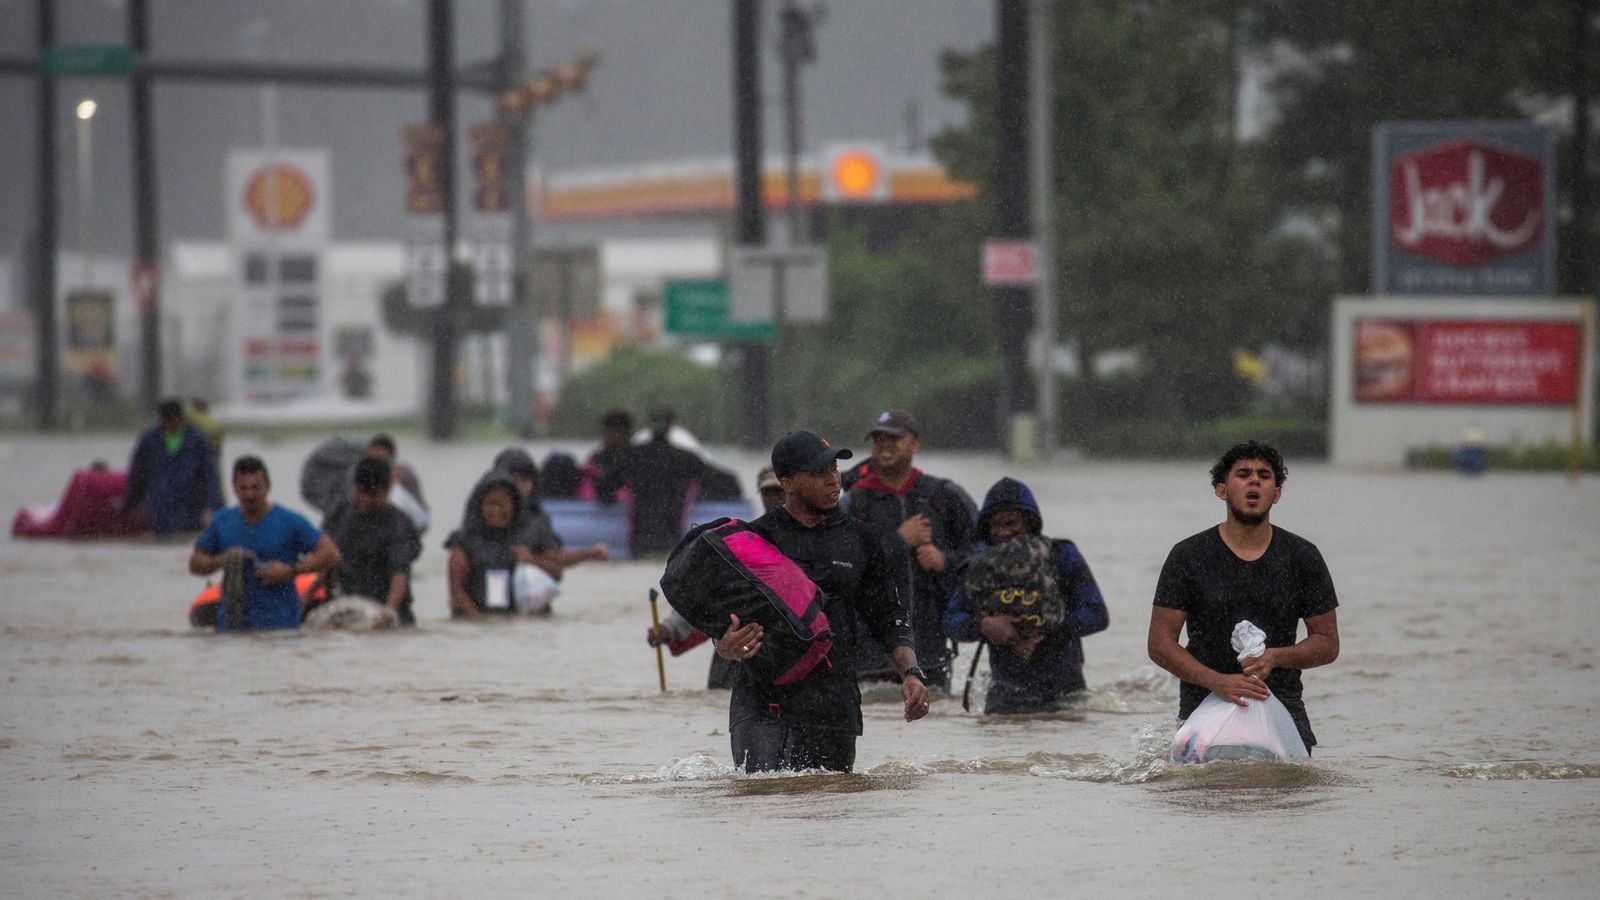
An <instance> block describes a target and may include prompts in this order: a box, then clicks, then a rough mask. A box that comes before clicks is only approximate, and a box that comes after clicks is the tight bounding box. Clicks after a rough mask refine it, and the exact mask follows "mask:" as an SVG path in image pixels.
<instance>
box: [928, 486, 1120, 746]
mask: <svg viewBox="0 0 1600 900" xmlns="http://www.w3.org/2000/svg"><path fill="white" fill-rule="evenodd" d="M1043 530H1044V528H1043V520H1042V518H1041V517H1040V515H1039V504H1038V503H1037V502H1036V501H1035V500H1034V498H1033V492H1032V491H1030V490H1028V486H1027V485H1025V484H1023V483H1022V482H1020V481H1017V480H1016V479H1014V478H1002V479H1000V480H999V481H997V482H995V484H994V486H993V487H991V488H989V493H988V494H986V495H985V496H984V498H983V508H982V509H981V510H980V511H979V512H978V534H979V535H980V537H981V539H982V541H983V542H982V543H981V544H979V545H978V547H977V549H976V550H975V551H974V552H973V554H972V556H971V557H970V559H968V561H967V562H966V563H965V564H963V565H962V566H961V570H960V572H959V580H958V585H957V588H956V591H955V594H954V596H953V597H952V598H951V601H950V607H949V611H948V612H947V614H946V617H945V627H946V629H947V630H948V633H949V635H950V636H951V637H953V638H955V639H956V640H958V641H978V640H981V641H984V642H986V643H987V644H988V645H989V647H990V648H992V649H991V651H990V653H989V671H990V676H991V679H990V682H989V693H988V696H987V697H986V698H985V700H984V707H983V712H984V714H985V715H1007V714H1014V713H1033V712H1048V711H1051V710H1055V709H1059V708H1060V707H1061V706H1062V704H1063V703H1065V702H1067V701H1068V700H1069V699H1070V698H1071V696H1072V695H1073V694H1075V693H1077V692H1079V691H1082V690H1083V689H1084V687H1085V684H1084V680H1083V636H1084V635H1088V634H1094V633H1096V632H1099V631H1104V630H1105V628H1106V626H1107V625H1108V624H1109V623H1110V618H1109V614H1108V613H1107V611H1106V602H1105V598H1104V597H1102V596H1101V595H1100V588H1099V586H1098V585H1096V584H1095V580H1094V575H1092V574H1091V573H1090V572H1089V563H1088V562H1087V561H1085V560H1084V558H1083V554H1082V553H1080V552H1078V547H1077V545H1076V544H1074V543H1072V542H1071V541H1068V540H1050V539H1047V538H1045V537H1044V536H1043V533H1042V532H1043Z"/></svg>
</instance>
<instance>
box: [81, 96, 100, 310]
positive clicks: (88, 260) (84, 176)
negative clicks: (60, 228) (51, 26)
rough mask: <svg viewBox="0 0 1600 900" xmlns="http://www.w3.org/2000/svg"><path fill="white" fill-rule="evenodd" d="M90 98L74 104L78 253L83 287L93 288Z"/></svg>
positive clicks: (92, 118)
mask: <svg viewBox="0 0 1600 900" xmlns="http://www.w3.org/2000/svg"><path fill="white" fill-rule="evenodd" d="M97 108H98V106H97V104H96V103H95V102H94V98H92V97H90V98H85V99H83V100H80V101H78V110H77V116H78V243H79V247H78V252H80V253H82V254H83V286H84V287H86V288H88V287H93V286H94V199H93V198H94V190H93V187H94V183H93V182H94V113H95V110H96V109H97Z"/></svg>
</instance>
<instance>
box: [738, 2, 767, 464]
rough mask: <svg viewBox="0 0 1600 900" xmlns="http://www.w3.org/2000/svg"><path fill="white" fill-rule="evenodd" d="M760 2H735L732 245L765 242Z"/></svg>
mask: <svg viewBox="0 0 1600 900" xmlns="http://www.w3.org/2000/svg"><path fill="white" fill-rule="evenodd" d="M760 35H761V0H733V144H734V160H735V173H734V174H735V188H736V190H735V199H734V207H735V211H734V218H735V221H736V224H737V227H736V229H735V236H734V242H735V243H737V244H740V245H743V246H747V247H760V246H762V245H764V244H765V243H766V242H767V223H766V216H765V214H764V211H763V210H762V208H761V202H762V198H761V43H760ZM742 365H743V370H744V371H743V376H744V409H743V419H744V444H745V446H746V447H749V448H751V449H760V448H763V447H766V446H767V445H768V443H769V442H768V440H767V428H768V423H767V399H768V393H769V391H768V387H767V348H766V347H765V346H763V345H761V344H759V343H754V342H752V343H747V344H745V345H744V353H743V362H742Z"/></svg>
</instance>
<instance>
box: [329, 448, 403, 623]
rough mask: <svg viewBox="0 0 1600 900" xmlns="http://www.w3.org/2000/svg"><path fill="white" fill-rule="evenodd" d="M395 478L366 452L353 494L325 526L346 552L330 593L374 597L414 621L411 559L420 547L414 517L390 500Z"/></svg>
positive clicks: (358, 467)
mask: <svg viewBox="0 0 1600 900" xmlns="http://www.w3.org/2000/svg"><path fill="white" fill-rule="evenodd" d="M393 477H394V470H393V469H392V468H391V466H390V465H389V463H387V462H385V461H384V460H382V459H377V458H374V457H370V456H369V457H364V458H363V459H362V460H361V461H360V462H358V463H356V468H355V473H354V474H353V475H352V476H351V480H352V481H353V482H354V487H355V491H354V493H353V495H352V499H350V500H346V501H344V502H343V503H341V504H339V505H338V506H336V507H334V510H333V512H330V513H328V517H327V518H326V519H324V520H323V522H322V530H323V531H324V532H325V533H326V534H327V535H328V537H329V538H331V539H332V540H333V543H334V546H336V547H338V548H339V553H340V555H341V557H342V558H341V560H340V562H339V565H338V566H337V567H336V568H335V569H334V570H333V572H332V573H331V575H330V576H329V581H330V586H331V587H332V588H333V590H332V594H333V595H334V596H341V597H344V596H356V597H370V598H372V599H373V600H377V601H379V602H381V603H384V604H385V605H387V606H388V607H389V608H390V609H391V610H393V611H394V613H395V616H396V617H397V618H398V619H399V621H400V624H402V625H413V624H416V617H415V616H413V615H412V613H411V563H412V562H413V561H414V560H415V559H416V558H417V554H419V553H420V552H421V550H422V547H421V545H420V544H418V542H417V537H416V532H415V531H414V530H413V529H412V526H411V520H410V519H409V518H407V517H406V514H405V513H403V512H401V511H400V510H399V509H396V508H395V507H394V506H392V505H391V504H390V503H389V487H390V484H391V482H392V479H393Z"/></svg>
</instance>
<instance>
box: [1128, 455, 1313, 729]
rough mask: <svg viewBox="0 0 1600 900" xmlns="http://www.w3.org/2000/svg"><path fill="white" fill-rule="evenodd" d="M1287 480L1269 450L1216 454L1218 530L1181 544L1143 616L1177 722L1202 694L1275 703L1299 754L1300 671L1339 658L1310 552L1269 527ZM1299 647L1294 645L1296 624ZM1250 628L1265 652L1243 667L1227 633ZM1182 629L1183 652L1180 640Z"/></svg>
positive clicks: (1305, 722) (1302, 724) (1302, 721)
mask: <svg viewBox="0 0 1600 900" xmlns="http://www.w3.org/2000/svg"><path fill="white" fill-rule="evenodd" d="M1287 477H1288V470H1287V469H1285V468H1284V465H1283V457H1282V456H1280V455H1279V453H1278V451H1277V450H1276V449H1274V448H1273V447H1272V446H1270V445H1268V444H1264V443H1261V442H1258V441H1246V442H1244V443H1242V444H1236V445H1235V446H1233V447H1231V448H1229V450H1228V452H1227V453H1225V454H1223V456H1222V459H1221V460H1219V461H1218V462H1217V464H1216V465H1215V466H1214V467H1212V469H1211V484H1212V488H1213V490H1214V491H1215V492H1216V495H1217V498H1218V499H1219V500H1221V501H1222V502H1223V504H1224V505H1225V507H1226V509H1227V513H1226V517H1225V518H1224V519H1223V522H1222V524H1221V525H1220V526H1217V527H1215V528H1208V529H1206V530H1205V531H1202V532H1200V533H1199V534H1197V535H1194V536H1193V537H1190V538H1186V539H1185V540H1183V541H1180V542H1179V543H1178V544H1177V545H1176V546H1174V547H1173V548H1172V552H1171V553H1169V554H1168V555H1167V562H1166V565H1164V566H1162V567H1161V577H1160V579H1159V580H1158V581H1157V583H1156V596H1155V608H1154V609H1153V610H1151V614H1150V636H1149V651H1150V658H1151V659H1152V660H1154V661H1155V663H1156V664H1157V665H1159V666H1161V667H1162V668H1163V669H1166V670H1167V671H1168V672H1171V673H1172V674H1174V675H1176V676H1178V678H1179V679H1180V680H1181V681H1182V684H1181V685H1180V686H1179V693H1178V719H1179V720H1180V721H1182V720H1183V719H1187V718H1188V717H1189V714H1190V713H1192V712H1194V709H1195V707H1197V706H1199V705H1200V701H1202V700H1204V699H1205V698H1206V695H1207V694H1208V693H1214V694H1216V695H1217V696H1219V697H1221V698H1222V699H1224V700H1227V701H1229V702H1232V703H1237V704H1239V705H1240V706H1244V705H1247V704H1246V701H1247V700H1265V699H1266V698H1267V697H1268V696H1269V692H1270V695H1275V696H1277V698H1278V699H1279V700H1280V701H1282V702H1283V705H1284V706H1285V707H1286V708H1287V709H1288V710H1289V715H1290V716H1292V717H1293V718H1294V723H1295V726H1296V727H1297V728H1298V729H1299V731H1300V737H1301V738H1302V739H1304V740H1305V743H1306V749H1308V750H1309V749H1310V748H1312V747H1314V746H1316V743H1317V738H1316V735H1315V734H1313V733H1312V731H1311V721H1310V719H1309V718H1307V716H1306V706H1305V701H1304V700H1302V699H1301V687H1300V670H1302V669H1309V668H1313V667H1315V666H1325V665H1327V664H1328V663H1331V662H1333V661H1334V660H1335V659H1337V658H1338V656H1339V620H1338V609H1337V608H1338V606H1339V600H1338V597H1337V596H1336V595H1335V594H1334V590H1333V579H1332V578H1331V577H1330V576H1329V575H1328V567H1327V565H1326V564H1325V563H1323V561H1322V554H1321V553H1319V552H1318V551H1317V548H1316V545H1314V544H1312V543H1311V542H1310V541H1308V540H1306V539H1305V538H1302V537H1299V536H1298V535H1295V534H1291V533H1289V532H1288V531H1286V530H1284V529H1283V528H1275V527H1273V525H1272V523H1271V521H1269V518H1270V516H1271V513H1272V506H1273V504H1275V503H1277V502H1278V500H1279V498H1281V497H1282V496H1283V482H1284V480H1285V479H1286V478H1287ZM1302 619H1303V620H1305V623H1306V637H1305V639H1304V640H1301V641H1299V642H1296V640H1295V638H1296V636H1297V635H1298V632H1299V625H1300V621H1301V620H1302ZM1241 620H1248V621H1250V622H1251V623H1253V624H1254V625H1255V626H1256V627H1257V628H1260V629H1261V630H1262V631H1264V632H1266V635H1267V640H1266V644H1267V649H1266V652H1265V653H1264V654H1262V655H1261V656H1257V657H1253V658H1250V659H1246V660H1244V661H1243V662H1241V661H1240V660H1239V659H1238V658H1237V656H1236V655H1235V653H1234V650H1233V646H1232V643H1231V638H1232V635H1233V628H1234V626H1235V625H1236V624H1238V623H1239V622H1240V621H1241ZM1185 627H1187V628H1188V629H1189V643H1188V646H1187V647H1184V646H1180V645H1179V644H1178V634H1179V633H1180V632H1181V631H1183V629H1184V628H1185Z"/></svg>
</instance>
